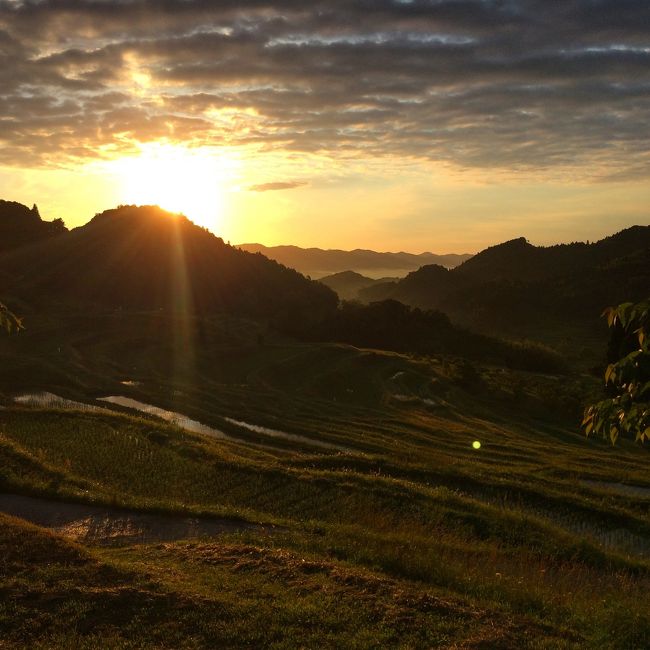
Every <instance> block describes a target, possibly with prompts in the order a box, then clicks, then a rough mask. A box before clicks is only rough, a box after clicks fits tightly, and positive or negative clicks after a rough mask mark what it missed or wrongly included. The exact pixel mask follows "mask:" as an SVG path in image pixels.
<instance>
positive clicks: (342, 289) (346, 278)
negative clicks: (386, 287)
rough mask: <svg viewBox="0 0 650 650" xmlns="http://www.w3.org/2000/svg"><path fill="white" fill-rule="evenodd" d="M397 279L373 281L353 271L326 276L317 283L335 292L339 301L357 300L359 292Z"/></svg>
mask: <svg viewBox="0 0 650 650" xmlns="http://www.w3.org/2000/svg"><path fill="white" fill-rule="evenodd" d="M398 279H399V278H379V279H378V280H373V279H372V278H367V277H366V276H365V275H361V274H360V273H355V272H354V271H342V272H341V273H334V274H333V275H326V276H325V277H324V278H321V279H320V280H319V282H322V283H323V284H324V285H326V286H328V287H329V288H330V289H332V291H335V292H336V293H337V294H338V297H339V298H340V299H341V300H357V299H358V298H359V291H361V290H363V289H368V288H370V287H374V286H376V285H383V284H385V283H386V282H396V281H397V280H398Z"/></svg>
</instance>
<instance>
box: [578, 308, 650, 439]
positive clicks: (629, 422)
mask: <svg viewBox="0 0 650 650" xmlns="http://www.w3.org/2000/svg"><path fill="white" fill-rule="evenodd" d="M603 316H604V317H606V318H607V324H608V325H609V327H610V328H611V329H612V334H611V339H610V344H609V361H610V363H609V365H608V366H607V370H606V371H605V390H606V392H607V394H608V397H607V399H604V400H602V401H600V402H598V403H597V404H592V405H591V406H589V407H588V408H587V409H586V410H585V414H584V419H583V421H582V426H583V427H584V429H585V433H586V434H587V435H590V434H591V433H596V434H601V435H602V436H603V437H604V438H609V439H610V440H611V441H612V444H614V443H615V442H616V440H617V438H618V436H619V434H621V433H623V434H626V435H629V436H634V437H635V439H636V440H637V441H641V442H644V441H645V440H646V439H650V298H649V299H647V300H644V301H643V302H639V303H637V304H633V303H631V302H626V303H623V304H622V305H619V306H618V307H609V308H607V309H606V310H605V311H604V312H603Z"/></svg>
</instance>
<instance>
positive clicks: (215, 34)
mask: <svg viewBox="0 0 650 650" xmlns="http://www.w3.org/2000/svg"><path fill="white" fill-rule="evenodd" d="M0 198H3V199H6V200H14V201H20V202H21V203H25V204H28V205H30V206H31V204H32V203H37V204H38V206H39V209H40V212H41V215H42V216H43V217H44V218H46V219H54V218H58V217H61V218H63V219H64V221H65V222H66V224H67V225H68V226H70V227H74V226H78V225H81V224H83V223H85V222H86V221H88V220H89V219H90V218H91V217H92V216H93V215H94V214H95V213H97V212H101V211H103V210H104V209H107V208H110V207H114V206H115V205H118V204H125V203H128V204H131V203H137V204H151V203H156V204H160V205H161V206H162V207H164V208H167V209H170V210H173V211H179V212H183V213H185V214H186V215H187V216H189V217H190V218H192V219H193V220H194V221H196V222H197V223H199V224H201V225H203V226H205V227H207V228H209V229H210V230H212V231H213V232H215V234H218V235H219V236H222V237H223V238H224V239H225V240H227V241H232V242H233V243H243V242H260V243H264V244H267V245H276V244H296V245H300V246H319V247H325V248H344V249H351V248H373V249H375V250H392V251H397V250H406V251H412V252H422V251H425V250H429V251H433V252H438V253H446V252H457V253H461V252H476V251H478V250H481V249H482V248H484V247H486V246H488V245H492V244H496V243H498V242H501V241H505V240H508V239H512V238H515V237H520V236H524V237H526V238H527V239H529V240H530V241H531V242H532V243H534V244H538V245H550V244H554V243H558V242H569V241H585V240H591V241H594V240H597V239H599V238H602V237H604V236H607V235H609V234H613V233H614V232H616V231H618V230H621V229H623V228H625V227H628V226H630V225H633V224H648V223H650V3H649V2H648V0H563V1H561V2H560V1H551V0H411V1H409V0H374V1H371V0H348V1H345V2H343V1H338V0H330V1H328V2H319V1H318V0H315V1H313V2H304V0H300V1H298V0H284V1H278V2H265V1H262V0H248V1H247V2H233V1H230V0H221V1H220V2H214V1H211V0H179V1H172V0H121V1H114V2H108V1H105V0H25V1H22V0H0Z"/></svg>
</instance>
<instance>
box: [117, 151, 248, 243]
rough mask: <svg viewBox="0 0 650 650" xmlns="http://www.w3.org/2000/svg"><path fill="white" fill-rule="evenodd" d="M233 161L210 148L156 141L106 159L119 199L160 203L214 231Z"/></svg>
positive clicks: (229, 186)
mask: <svg viewBox="0 0 650 650" xmlns="http://www.w3.org/2000/svg"><path fill="white" fill-rule="evenodd" d="M238 166H239V163H238V161H237V160H235V159H234V158H229V157H227V156H224V155H219V152H217V151H215V150H212V149H208V148H201V149H191V148H188V147H184V146H180V145H173V144H167V143H160V142H154V143H148V144H144V145H141V153H140V154H139V155H137V156H133V157H125V158H120V159H118V160H115V161H112V162H111V163H108V165H107V167H108V168H109V169H110V170H111V172H112V173H113V174H114V175H115V177H116V179H117V181H118V185H119V189H118V194H119V196H120V202H121V203H125V204H137V205H145V204H146V205H159V206H160V207H161V208H164V209H165V210H169V211H171V212H180V213H182V214H184V215H186V216H187V217H189V218H190V219H192V220H193V221H194V222H195V223H197V224H199V225H201V226H204V227H206V228H208V229H209V230H211V231H213V232H215V233H219V232H220V230H221V228H222V225H223V215H224V210H225V209H226V203H227V193H228V192H229V190H231V189H232V181H233V178H234V173H235V172H236V170H237V168H238Z"/></svg>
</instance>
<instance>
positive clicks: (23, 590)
mask: <svg viewBox="0 0 650 650" xmlns="http://www.w3.org/2000/svg"><path fill="white" fill-rule="evenodd" d="M162 318H163V317H162V316H160V315H150V314H149V315H145V314H142V315H130V316H128V317H127V316H126V315H124V316H122V315H119V314H117V315H115V314H113V315H110V316H105V315H85V316H70V318H69V323H68V326H67V327H65V328H57V327H56V326H55V325H54V324H48V323H47V322H42V324H41V326H40V327H39V328H33V329H32V330H31V331H29V332H28V333H27V334H26V335H25V336H24V337H23V336H22V335H21V337H20V338H18V337H16V338H13V339H10V340H6V341H3V343H2V346H3V347H2V348H1V349H0V355H2V360H3V364H4V367H5V368H6V370H7V372H6V373H3V375H2V377H1V378H0V379H1V386H0V390H2V391H3V394H4V401H5V406H6V408H5V409H4V410H1V411H0V490H1V491H2V492H5V493H14V494H31V495H37V496H41V497H47V498H50V499H52V500H53V502H56V501H57V500H59V501H60V500H63V501H76V502H84V503H95V504H102V505H106V506H110V507H113V508H132V509H138V510H143V511H153V512H157V513H162V514H167V515H168V516H170V517H178V516H188V515H192V516H203V517H227V518H235V519H239V520H245V521H249V522H255V523H264V524H273V525H275V528H274V532H272V533H269V532H268V530H269V529H268V528H266V529H264V530H265V531H266V532H262V531H255V530H251V531H247V532H243V533H238V534H228V535H224V536H220V537H218V538H213V539H202V540H179V541H177V542H171V543H170V542H165V543H151V544H145V545H131V546H126V547H125V546H112V547H80V546H77V545H75V544H73V543H71V542H69V541H66V540H64V539H62V538H61V537H57V536H56V535H52V534H50V533H47V532H44V531H43V530H42V529H38V528H36V527H33V526H31V525H29V524H25V523H24V522H21V521H19V520H15V519H10V518H4V519H3V521H2V526H1V527H0V529H1V532H0V545H1V546H2V548H1V549H0V557H1V558H3V559H2V560H0V591H1V593H2V594H3V598H2V599H1V602H2V604H1V605H0V630H1V632H2V633H1V634H0V639H2V642H4V644H5V646H7V647H25V646H26V645H27V646H29V647H39V646H40V647H70V648H72V647H74V648H77V647H89V648H90V647H118V648H119V647H129V648H130V647H133V648H140V647H166V648H179V647H196V648H199V647H286V648H293V647H317V646H320V647H332V648H334V647H359V648H365V647H412V648H419V647H422V648H427V647H434V648H435V647H446V648H621V649H629V648H645V647H648V646H649V645H650V624H649V623H648V619H647V616H646V609H647V608H646V607H645V603H647V602H648V597H649V595H650V520H649V517H648V507H649V506H650V498H648V497H647V496H644V494H643V491H640V492H639V494H638V495H634V494H628V493H626V492H625V490H624V489H621V485H632V486H636V487H640V488H644V487H645V488H650V476H649V475H648V472H647V467H648V452H647V449H644V448H641V447H638V446H636V445H633V444H632V443H628V442H625V441H623V442H622V443H621V444H619V445H618V446H617V447H615V448H613V447H611V446H609V445H607V444H605V443H604V442H602V441H600V440H587V439H585V438H584V436H583V435H582V434H581V433H580V432H579V431H578V429H577V418H578V414H579V411H580V408H581V403H582V401H584V400H585V399H589V397H590V395H592V394H594V392H595V391H597V390H598V382H597V380H596V379H595V378H593V377H591V376H589V375H571V376H563V377H552V376H544V375H534V374H531V373H525V372H514V371H505V370H502V369H499V368H490V367H480V366H474V365H471V364H469V365H468V363H467V362H465V361H462V360H459V359H450V358H445V357H438V358H430V359H411V358H408V357H404V356H400V355H396V354H389V353H383V352H377V351H368V350H358V349H355V348H349V347H345V346H336V345H316V344H314V345H309V344H296V343H292V342H290V341H285V340H282V339H278V338H275V337H273V336H272V335H270V334H269V333H268V332H267V331H266V330H264V329H263V328H260V327H259V326H257V325H254V324H252V323H245V322H243V323H242V322H239V323H236V322H232V321H229V320H227V319H226V320H215V321H213V322H211V323H208V324H203V325H202V326H201V327H202V329H201V328H199V327H198V325H197V324H193V326H192V327H195V326H196V331H195V332H194V333H193V334H191V335H189V338H188V339H187V340H189V341H193V346H192V348H191V349H192V350H194V352H193V353H191V352H188V355H187V358H185V359H184V360H182V361H180V360H179V359H178V356H177V355H176V356H175V352H174V350H175V349H176V348H175V346H176V344H175V343H174V337H173V335H172V334H173V332H174V331H175V328H174V327H173V326H172V325H169V324H168V327H163V326H161V319H162ZM190 329H192V328H190ZM143 331H149V332H156V336H153V335H152V336H143V335H142V332H143ZM184 331H185V332H186V333H187V331H188V330H187V328H185V329H184ZM187 340H186V342H187ZM203 350H205V354H203V352H202V351H203ZM199 351H201V354H199ZM127 380H128V381H129V382H132V383H130V384H129V385H124V384H122V383H121V382H123V381H127ZM34 390H51V391H52V392H57V393H59V394H62V395H64V396H66V397H69V398H72V399H78V400H80V401H83V402H87V403H92V402H93V399H94V398H96V397H100V396H105V395H125V396H130V397H133V398H134V399H138V400H141V401H144V402H149V403H152V404H155V405H157V406H160V407H163V408H169V409H173V410H176V411H179V412H181V413H183V414H185V415H187V416H189V417H191V418H194V419H196V420H199V421H200V422H202V423H204V424H207V425H210V426H212V427H215V428H216V429H219V430H220V431H223V432H224V433H226V434H228V435H230V436H232V437H234V438H237V439H238V440H239V442H237V441H232V440H217V439H213V438H210V437H206V436H201V435H198V434H192V433H190V432H187V431H184V430H182V429H181V428H179V427H178V426H173V425H169V424H166V423H163V422H161V421H159V420H156V419H154V418H150V417H145V416H139V415H137V414H135V413H133V412H128V411H124V412H122V413H120V412H111V411H107V412H82V411H70V410H62V409H47V408H45V409H44V408H35V407H27V406H16V405H13V404H12V403H11V397H12V395H13V394H16V393H19V392H22V391H34ZM98 404H99V403H98ZM234 422H246V423H248V424H252V425H255V426H256V427H268V428H271V429H274V430H279V431H283V432H286V433H289V434H293V435H297V436H301V437H302V438H305V439H307V440H309V439H312V440H318V441H324V442H328V443H331V444H333V445H336V446H339V447H344V448H346V449H347V450H348V451H345V452H342V451H337V450H336V449H323V448H317V447H314V446H312V445H310V444H309V443H307V442H300V441H299V440H298V439H284V438H279V437H273V438H272V437H270V436H268V435H265V434H264V433H263V432H261V431H262V430H253V429H251V428H245V427H242V426H238V425H237V424H235V423H234ZM475 441H479V442H480V443H481V447H480V449H474V447H473V443H474V442H475ZM53 507H56V505H55V504H54V506H53ZM93 621H94V622H93ZM2 642H0V646H1V645H2Z"/></svg>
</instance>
